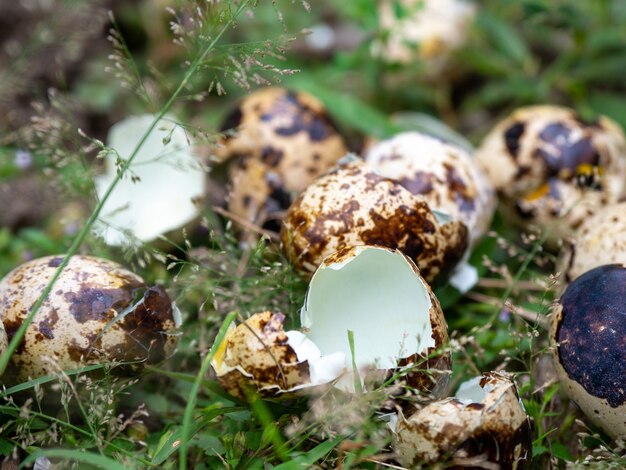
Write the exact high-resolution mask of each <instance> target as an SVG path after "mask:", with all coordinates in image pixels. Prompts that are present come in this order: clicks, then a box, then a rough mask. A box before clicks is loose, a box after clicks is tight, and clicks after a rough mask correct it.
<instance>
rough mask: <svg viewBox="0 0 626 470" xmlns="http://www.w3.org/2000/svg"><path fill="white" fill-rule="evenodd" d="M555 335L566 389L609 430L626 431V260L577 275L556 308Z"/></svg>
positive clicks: (617, 433)
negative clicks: (622, 262)
mask: <svg viewBox="0 0 626 470" xmlns="http://www.w3.org/2000/svg"><path fill="white" fill-rule="evenodd" d="M550 339H551V342H552V345H553V351H554V363H555V367H556V370H557V374H558V377H559V380H560V382H561V387H562V388H563V390H564V391H565V393H566V394H567V395H568V396H569V397H570V398H571V399H572V400H574V401H575V402H576V404H577V405H578V406H579V407H580V408H581V409H582V411H583V412H584V413H585V415H586V416H587V418H589V419H590V420H591V421H592V422H593V423H595V424H596V425H597V426H599V427H601V428H602V429H603V430H604V431H605V432H606V433H607V434H608V435H610V436H611V437H614V438H618V437H621V438H624V437H626V266H624V265H621V264H609V265H604V266H600V267H597V268H595V269H593V270H591V271H588V272H586V273H585V274H583V275H581V276H579V277H578V278H577V279H575V280H574V281H573V282H572V283H571V284H570V285H569V286H568V287H567V289H566V290H565V292H564V293H563V294H562V295H561V297H560V299H559V301H558V302H557V303H556V304H555V306H554V308H553V310H552V328H551V330H550Z"/></svg>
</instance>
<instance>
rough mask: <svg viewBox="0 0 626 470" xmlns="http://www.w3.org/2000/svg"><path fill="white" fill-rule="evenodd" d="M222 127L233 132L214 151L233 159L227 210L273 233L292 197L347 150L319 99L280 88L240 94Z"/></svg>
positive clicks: (277, 228)
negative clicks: (245, 94) (271, 230)
mask: <svg viewBox="0 0 626 470" xmlns="http://www.w3.org/2000/svg"><path fill="white" fill-rule="evenodd" d="M221 130H222V131H223V132H226V131H232V130H235V131H236V132H235V133H234V134H226V135H225V136H224V138H223V140H222V142H221V144H220V145H219V146H218V147H217V149H216V150H215V153H216V157H217V159H218V161H222V162H223V161H226V160H229V159H231V158H232V159H233V161H232V162H231V163H230V165H229V171H230V181H231V188H230V192H229V197H228V210H229V211H230V212H232V213H233V214H235V215H236V216H238V217H241V218H243V219H244V220H246V221H249V222H253V223H256V224H258V225H260V226H263V225H265V228H270V229H275V230H276V231H278V230H279V227H280V220H281V219H282V216H283V215H284V211H285V210H287V208H288V207H289V205H290V204H291V202H292V201H293V199H294V197H295V195H297V194H298V193H300V192H301V191H302V190H304V189H305V188H306V187H307V186H308V185H309V184H310V183H311V182H312V181H313V180H314V179H315V178H317V177H318V176H319V175H321V174H323V173H324V172H326V170H328V169H329V168H331V167H332V166H333V165H334V164H335V163H336V162H337V161H338V160H339V159H340V158H341V157H342V156H344V155H345V154H346V152H347V151H348V149H347V147H346V144H345V142H344V139H343V137H342V136H341V135H340V134H339V132H338V130H337V127H336V125H335V124H334V122H333V121H332V120H331V118H330V117H329V115H328V113H327V112H326V110H325V108H324V106H323V105H322V103H321V102H320V101H319V100H317V99H316V98H315V97H313V96H312V95H310V94H308V93H304V92H296V91H291V90H287V89H285V88H279V87H267V88H262V89H260V90H257V91H255V92H253V93H251V94H250V95H248V96H246V97H245V98H243V99H242V100H241V102H240V103H239V104H238V105H237V107H236V109H235V110H234V111H232V112H231V114H230V115H229V116H228V117H227V118H226V120H225V122H224V123H223V125H222V129H221Z"/></svg>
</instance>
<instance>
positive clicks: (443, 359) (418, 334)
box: [211, 246, 451, 398]
mask: <svg viewBox="0 0 626 470" xmlns="http://www.w3.org/2000/svg"><path fill="white" fill-rule="evenodd" d="M391 304H393V305H394V308H393V309H391V310H388V311H387V313H386V318H385V321H386V324H387V326H386V328H384V329H383V330H381V328H380V312H381V310H383V309H386V308H387V306H389V305H391ZM284 318H285V317H284V315H282V314H280V313H273V312H269V311H268V312H262V313H257V314H254V315H252V316H251V317H250V318H249V319H248V320H246V321H245V322H244V323H242V324H240V325H239V326H237V327H236V328H231V330H230V331H229V332H228V333H227V335H226V338H225V339H224V340H223V342H222V343H221V344H220V345H218V347H217V351H216V354H215V356H214V357H213V360H212V363H211V365H212V366H213V369H214V370H215V373H216V376H217V379H218V381H219V383H220V384H221V385H222V387H223V388H224V389H225V390H226V391H228V392H229V393H230V394H232V395H234V396H237V397H240V398H247V397H248V395H249V392H246V389H248V390H251V391H254V392H256V393H258V394H260V395H261V396H270V397H277V396H289V395H290V394H292V393H294V392H296V391H301V392H302V393H303V392H307V391H309V392H310V391H314V390H316V387H318V386H321V385H323V384H332V385H333V386H334V387H336V388H337V389H340V390H343V391H344V392H348V393H353V392H354V391H355V383H356V382H357V380H358V381H360V382H361V386H362V387H363V388H364V389H365V390H368V389H369V388H370V387H371V386H372V385H375V384H380V383H382V382H383V381H384V380H386V379H388V378H390V377H391V375H392V373H393V372H394V371H396V370H400V369H402V370H403V372H404V374H402V375H403V378H402V379H399V381H400V382H401V383H402V384H408V385H409V386H410V387H412V388H413V389H418V390H420V391H424V392H430V393H432V394H433V395H435V396H437V395H439V394H440V393H442V391H443V390H444V389H445V388H446V385H447V383H448V377H449V370H450V366H451V363H450V361H451V360H450V353H449V351H448V350H447V343H448V332H447V325H446V322H445V318H444V316H443V312H442V310H441V306H440V304H439V302H438V300H437V298H436V297H435V295H434V294H433V292H432V290H431V289H430V287H429V286H428V284H427V283H426V281H424V279H423V278H422V277H421V276H420V274H419V271H418V269H417V267H416V266H415V264H414V263H413V262H412V261H411V260H410V259H409V258H407V257H406V256H405V255H403V254H402V253H400V252H398V251H395V250H389V249H385V248H381V247H371V246H361V247H350V248H345V249H343V250H341V251H339V252H337V253H334V254H332V255H331V256H329V257H328V258H326V259H325V260H324V263H323V264H322V266H321V267H320V268H319V269H318V270H317V271H316V273H315V274H314V276H313V279H312V280H311V283H310V285H309V289H308V292H307V296H306V301H305V304H304V306H303V308H302V309H301V316H300V320H301V325H302V327H303V329H302V331H297V330H292V331H286V332H285V331H284V329H283V321H284ZM349 331H351V332H352V334H353V346H354V350H352V349H351V347H350V343H349V341H348V332H349ZM353 361H354V362H353ZM355 369H356V371H357V373H358V379H357V377H356V376H355V374H354V371H355Z"/></svg>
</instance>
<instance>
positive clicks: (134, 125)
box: [95, 114, 206, 246]
mask: <svg viewBox="0 0 626 470" xmlns="http://www.w3.org/2000/svg"><path fill="white" fill-rule="evenodd" d="M154 119H155V116H153V115H149V114H144V115H142V116H132V117H129V118H126V119H124V120H123V121H120V122H118V123H117V124H115V125H114V126H113V127H112V128H111V130H110V131H109V136H108V141H107V144H108V146H109V147H111V148H112V149H114V151H112V152H110V153H109V154H108V155H107V156H106V159H105V163H106V172H105V173H104V174H102V175H99V176H98V177H97V178H96V180H95V185H96V191H97V193H98V197H100V198H102V197H104V195H105V193H106V191H107V190H108V188H109V186H110V185H111V183H112V181H113V179H114V178H115V177H116V175H117V172H118V170H119V162H118V159H122V160H128V159H129V158H130V156H131V155H132V153H133V151H134V150H135V147H136V146H137V145H138V143H139V141H140V139H141V138H142V136H143V135H144V134H145V133H146V132H147V131H148V130H149V127H150V125H151V124H152V122H153V120H154ZM191 145H192V144H191V143H190V138H189V136H188V135H187V133H186V132H185V130H184V129H183V128H182V127H181V126H179V125H177V124H176V121H175V120H174V119H173V118H172V117H165V118H163V119H161V120H160V121H159V123H158V124H157V126H156V127H155V128H154V129H153V130H152V131H151V132H150V134H149V136H148V138H147V139H146V141H145V142H144V144H143V146H142V147H141V149H140V150H139V153H138V154H137V156H136V157H135V159H134V160H133V162H132V163H131V165H130V168H129V169H128V170H127V171H126V174H125V176H124V178H123V179H122V180H121V181H120V182H119V183H118V185H117V186H116V188H115V191H113V193H111V194H110V195H109V197H108V199H107V200H106V202H105V203H104V206H103V208H102V211H101V214H100V219H99V222H98V223H97V224H96V226H95V231H96V233H97V234H98V235H99V236H100V237H102V239H103V240H104V241H105V243H107V244H108V245H113V246H122V245H129V244H130V245H132V244H134V242H135V241H136V240H137V241H139V242H149V241H152V240H155V239H156V238H157V237H159V236H160V235H164V234H166V233H168V232H171V231H173V230H175V229H179V228H181V227H183V226H185V225H186V224H188V223H190V222H192V221H193V220H194V219H197V218H198V217H199V215H200V207H199V206H198V200H202V198H204V194H205V188H206V175H205V172H204V170H203V169H202V165H201V162H200V161H199V160H198V159H197V158H196V157H195V155H194V152H193V149H192V147H191Z"/></svg>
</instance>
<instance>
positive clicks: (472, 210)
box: [365, 132, 496, 244]
mask: <svg viewBox="0 0 626 470" xmlns="http://www.w3.org/2000/svg"><path fill="white" fill-rule="evenodd" d="M365 162H366V163H367V164H368V165H369V166H370V167H371V168H372V169H373V170H374V171H376V172H377V173H379V174H380V175H381V176H385V177H386V178H391V179H394V180H396V181H398V182H399V183H400V184H401V185H402V186H404V187H405V188H406V189H407V190H408V191H409V192H411V193H412V194H416V195H418V194H419V195H420V196H422V197H423V198H424V199H425V200H426V202H427V203H428V205H429V206H430V208H431V209H433V210H437V211H440V212H444V213H445V214H447V215H448V216H450V217H451V218H452V219H453V220H460V221H462V222H463V223H465V225H467V227H468V229H469V231H470V239H471V243H472V244H475V243H476V242H477V241H478V240H479V239H480V238H481V237H482V236H483V235H484V234H485V233H486V231H487V230H488V229H489V226H490V225H491V219H492V217H493V213H494V211H495V205H496V198H495V192H494V190H493V188H492V187H491V184H490V182H489V180H487V177H486V176H485V175H484V174H483V172H482V170H481V169H480V168H479V167H478V165H477V164H476V162H475V161H474V159H472V157H471V155H469V154H468V153H467V152H466V151H465V150H463V149H461V148H460V147H457V146H456V145H453V144H450V143H447V142H443V141H442V140H440V139H437V138H435V137H431V136H429V135H427V134H422V133H420V132H402V133H400V134H397V135H395V136H394V137H392V138H390V139H387V140H383V141H381V142H378V143H377V144H375V145H373V146H372V147H371V148H370V149H369V150H368V151H367V154H366V155H365Z"/></svg>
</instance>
